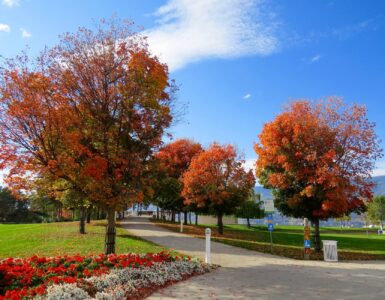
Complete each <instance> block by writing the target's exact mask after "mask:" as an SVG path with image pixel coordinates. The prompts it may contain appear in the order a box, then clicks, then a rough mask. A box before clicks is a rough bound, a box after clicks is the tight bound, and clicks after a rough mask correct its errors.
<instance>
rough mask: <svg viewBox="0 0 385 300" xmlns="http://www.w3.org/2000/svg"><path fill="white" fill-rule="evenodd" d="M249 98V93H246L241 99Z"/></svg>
mask: <svg viewBox="0 0 385 300" xmlns="http://www.w3.org/2000/svg"><path fill="white" fill-rule="evenodd" d="M249 98H251V94H246V95H244V96H243V99H246V100H247V99H249Z"/></svg>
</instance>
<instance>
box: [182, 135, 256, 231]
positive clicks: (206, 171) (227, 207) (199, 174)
mask: <svg viewBox="0 0 385 300" xmlns="http://www.w3.org/2000/svg"><path fill="white" fill-rule="evenodd" d="M243 162H244V161H242V160H240V159H239V158H238V156H237V153H236V151H235V149H234V147H233V146H231V145H225V146H221V145H218V144H216V143H214V144H213V145H211V146H210V148H209V149H207V150H206V151H204V152H202V153H201V154H199V155H197V156H195V157H194V158H193V159H192V161H191V164H190V167H189V168H188V170H187V171H186V172H185V173H184V174H183V179H182V181H183V184H184V188H183V191H182V196H183V197H184V198H185V199H186V200H185V203H186V204H187V205H189V204H195V205H196V206H197V207H198V208H199V207H200V208H206V209H208V210H209V211H210V212H211V213H214V214H215V215H216V216H217V218H218V232H219V233H220V234H223V221H222V218H223V215H224V214H232V213H234V212H235V210H236V208H237V207H239V206H240V205H241V204H242V203H243V202H245V201H246V200H247V199H248V198H249V196H250V194H251V191H252V188H253V187H254V185H255V178H254V175H253V174H252V172H251V171H249V172H246V171H245V170H244V168H243V166H242V164H243Z"/></svg>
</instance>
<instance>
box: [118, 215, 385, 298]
mask: <svg viewBox="0 0 385 300" xmlns="http://www.w3.org/2000/svg"><path fill="white" fill-rule="evenodd" d="M124 227H125V228H126V229H127V230H128V231H129V232H131V233H132V234H134V235H137V236H140V237H141V238H144V239H146V240H149V241H151V242H154V243H157V244H159V245H163V246H166V247H169V248H173V249H175V250H177V251H179V252H182V253H185V254H189V255H192V256H197V257H200V258H203V257H204V240H203V239H198V238H194V237H191V236H188V235H185V234H180V233H175V232H171V231H169V230H167V229H164V228H161V227H159V226H156V225H154V224H152V223H150V222H149V221H148V220H147V219H146V218H141V217H132V218H130V219H128V220H126V222H124ZM384 247H385V245H384ZM212 260H213V263H215V264H219V265H221V266H222V267H221V268H219V269H217V270H215V271H213V272H211V273H208V274H205V275H202V276H197V277H194V278H192V279H189V280H187V281H184V282H181V283H178V284H175V285H172V286H170V287H169V288H166V289H163V290H161V291H159V292H158V293H155V294H153V295H152V296H151V297H149V298H148V299H151V300H160V299H162V300H166V299H185V300H194V299H200V300H205V299H221V300H222V299H225V300H227V299H228V300H230V299H311V300H316V299H333V300H334V299H357V300H358V299H382V300H383V299H385V262H351V263H325V262H314V261H311V262H309V261H297V260H292V259H287V258H282V257H276V256H272V255H267V254H262V253H258V252H255V251H249V250H246V249H242V248H237V247H233V246H229V245H224V244H220V243H216V242H213V243H212Z"/></svg>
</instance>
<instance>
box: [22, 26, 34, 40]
mask: <svg viewBox="0 0 385 300" xmlns="http://www.w3.org/2000/svg"><path fill="white" fill-rule="evenodd" d="M20 31H21V37H22V38H23V39H27V38H30V37H31V36H32V34H31V33H30V32H29V31H27V30H26V29H25V28H20Z"/></svg>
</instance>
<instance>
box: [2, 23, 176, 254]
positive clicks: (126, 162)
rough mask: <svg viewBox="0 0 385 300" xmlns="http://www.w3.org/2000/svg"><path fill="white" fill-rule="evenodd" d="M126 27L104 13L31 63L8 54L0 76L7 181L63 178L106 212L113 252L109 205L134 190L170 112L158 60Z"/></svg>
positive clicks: (24, 183)
mask: <svg viewBox="0 0 385 300" xmlns="http://www.w3.org/2000/svg"><path fill="white" fill-rule="evenodd" d="M131 28H132V26H131V24H126V23H118V22H115V21H114V20H112V21H111V22H105V21H102V22H101V24H100V25H99V26H98V28H97V29H96V30H95V31H91V30H88V29H85V28H81V29H79V31H78V32H77V33H75V34H69V33H68V34H65V35H64V36H63V37H62V39H61V41H60V43H59V44H58V46H55V47H53V48H52V49H49V50H46V51H44V52H43V53H42V54H41V55H40V56H39V57H38V58H37V59H36V61H34V62H31V61H30V60H29V59H28V57H27V56H22V57H19V58H17V59H13V60H9V61H8V62H7V63H6V65H5V66H4V68H3V70H2V72H3V74H2V75H3V76H2V79H3V80H2V82H1V85H0V138H1V140H0V167H2V168H6V169H7V170H9V174H8V178H7V182H8V184H9V185H10V186H11V187H12V188H14V189H21V188H23V189H26V188H28V187H29V186H28V183H29V182H30V181H31V180H34V179H36V178H37V177H42V178H48V177H51V178H52V179H53V180H57V179H63V180H66V181H67V183H68V185H70V188H71V189H73V190H75V191H76V193H81V194H83V195H84V198H86V199H88V200H89V201H91V202H92V203H95V204H97V205H99V206H101V207H103V208H104V209H105V210H106V211H107V213H108V225H107V232H109V234H108V239H107V243H106V248H105V252H106V253H112V252H114V251H115V211H116V210H117V209H120V208H122V206H123V205H124V203H125V202H126V201H127V199H132V198H134V197H135V195H138V194H139V195H140V194H141V190H142V189H143V185H144V178H143V174H144V173H145V172H146V171H147V169H148V167H147V165H148V164H149V163H150V161H151V159H152V154H153V151H154V150H155V149H157V148H158V146H160V144H161V142H162V136H163V134H164V130H165V128H167V127H168V126H170V123H171V121H172V115H171V109H170V106H171V103H172V101H173V99H174V98H173V97H172V94H173V91H174V85H173V83H172V82H170V81H169V78H168V70H167V66H165V65H163V64H161V63H159V61H158V60H157V59H156V58H155V57H153V56H152V55H151V54H150V53H149V51H148V50H147V45H146V42H145V39H144V38H143V37H142V36H141V35H139V34H138V33H136V32H133V31H131Z"/></svg>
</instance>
